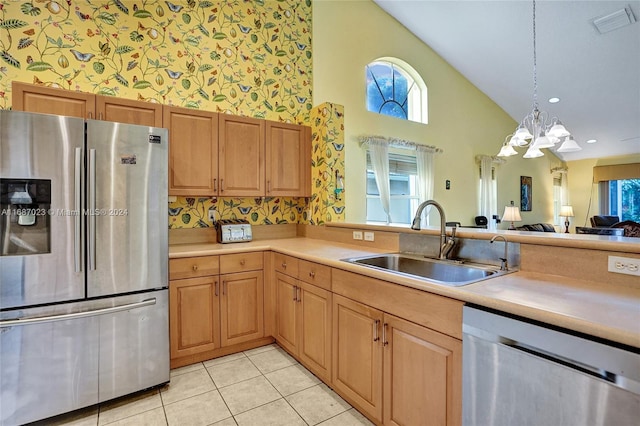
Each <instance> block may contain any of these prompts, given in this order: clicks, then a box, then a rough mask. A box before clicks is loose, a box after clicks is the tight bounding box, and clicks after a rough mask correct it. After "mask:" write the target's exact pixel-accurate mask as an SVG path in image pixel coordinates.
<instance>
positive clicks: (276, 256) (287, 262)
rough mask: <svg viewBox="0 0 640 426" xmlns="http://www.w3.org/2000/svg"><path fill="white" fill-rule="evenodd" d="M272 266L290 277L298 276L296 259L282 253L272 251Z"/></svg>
mask: <svg viewBox="0 0 640 426" xmlns="http://www.w3.org/2000/svg"><path fill="white" fill-rule="evenodd" d="M273 268H274V269H275V270H276V271H277V272H282V273H283V274H287V275H289V276H290V277H294V278H298V259H296V258H295V257H291V256H287V255H286V254H282V253H273Z"/></svg>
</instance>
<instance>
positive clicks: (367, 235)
mask: <svg viewBox="0 0 640 426" xmlns="http://www.w3.org/2000/svg"><path fill="white" fill-rule="evenodd" d="M374 239H375V238H374V236H373V232H365V233H364V240H365V241H373V240H374Z"/></svg>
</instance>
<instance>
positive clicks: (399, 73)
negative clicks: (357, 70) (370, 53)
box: [365, 58, 428, 124]
mask: <svg viewBox="0 0 640 426" xmlns="http://www.w3.org/2000/svg"><path fill="white" fill-rule="evenodd" d="M365 73H366V76H365V81H366V86H367V87H366V89H367V99H366V101H367V110H368V111H372V112H376V113H378V114H384V115H389V116H391V117H396V118H400V119H403V120H410V121H417V122H419V123H425V124H426V123H427V121H428V120H427V118H428V116H427V86H426V84H425V83H424V81H423V80H422V78H421V77H420V75H419V74H418V73H417V72H416V71H415V70H414V69H413V68H412V67H411V66H410V65H409V64H407V63H406V62H404V61H401V60H400V59H397V58H380V59H377V60H375V61H373V62H371V63H369V64H368V65H367V66H366V67H365Z"/></svg>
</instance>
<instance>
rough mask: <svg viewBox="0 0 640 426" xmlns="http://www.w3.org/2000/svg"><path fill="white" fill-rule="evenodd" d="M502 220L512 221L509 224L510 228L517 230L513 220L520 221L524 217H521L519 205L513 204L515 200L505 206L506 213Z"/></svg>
mask: <svg viewBox="0 0 640 426" xmlns="http://www.w3.org/2000/svg"><path fill="white" fill-rule="evenodd" d="M502 220H506V221H509V222H511V225H509V228H508V229H509V230H512V231H515V229H516V227H515V226H514V225H513V222H520V221H521V220H522V218H521V217H520V209H519V208H518V206H514V205H513V201H512V202H511V205H510V206H504V213H503V214H502Z"/></svg>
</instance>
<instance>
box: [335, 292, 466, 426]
mask: <svg viewBox="0 0 640 426" xmlns="http://www.w3.org/2000/svg"><path fill="white" fill-rule="evenodd" d="M333 328H334V330H333V377H332V384H333V386H334V388H335V389H336V391H337V392H338V393H340V394H342V395H343V396H344V397H345V398H346V399H347V400H349V401H350V402H352V403H354V404H355V405H357V407H358V408H360V409H361V410H363V411H364V412H365V414H367V415H368V416H369V417H370V418H371V419H372V420H374V421H376V422H378V423H382V424H385V425H459V424H460V423H461V407H462V403H461V401H462V400H461V381H462V379H461V368H462V342H461V341H460V340H458V339H455V338H453V337H450V336H446V335H444V334H441V333H438V332H436V331H433V330H430V329H428V328H426V327H422V326H419V325H417V324H414V323H411V322H409V321H406V320H403V319H400V318H397V317H395V316H393V315H389V314H387V313H384V312H382V311H380V310H377V309H375V308H372V307H370V306H367V305H364V304H362V303H358V302H356V301H353V300H351V299H347V298H345V297H342V296H339V295H335V294H334V295H333Z"/></svg>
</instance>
